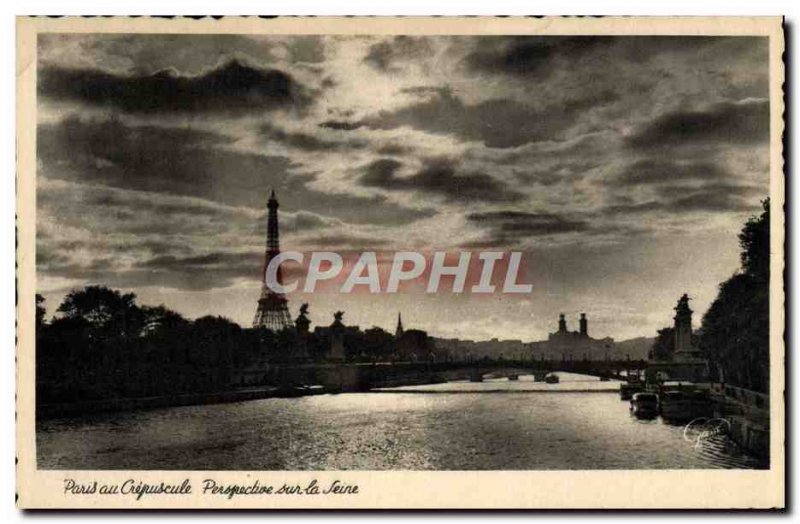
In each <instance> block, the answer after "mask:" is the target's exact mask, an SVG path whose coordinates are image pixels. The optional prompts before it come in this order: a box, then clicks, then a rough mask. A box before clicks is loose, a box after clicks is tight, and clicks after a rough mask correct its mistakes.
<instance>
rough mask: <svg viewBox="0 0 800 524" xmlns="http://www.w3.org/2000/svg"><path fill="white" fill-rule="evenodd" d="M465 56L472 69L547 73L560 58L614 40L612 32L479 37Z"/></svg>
mask: <svg viewBox="0 0 800 524" xmlns="http://www.w3.org/2000/svg"><path fill="white" fill-rule="evenodd" d="M475 42H476V45H475V49H474V50H473V51H472V52H471V53H469V54H468V55H467V56H466V58H465V63H466V65H467V68H468V69H469V70H472V71H480V72H488V73H504V74H509V75H533V74H536V75H539V76H541V75H546V74H549V73H550V72H551V70H552V69H551V68H552V67H553V65H554V63H555V61H556V60H557V59H565V60H575V59H577V58H580V57H582V56H584V55H585V54H587V53H589V52H591V51H592V50H593V49H595V48H598V47H608V46H610V45H613V44H614V42H615V38H614V37H610V36H546V37H542V36H515V37H507V38H478V39H476V40H475Z"/></svg>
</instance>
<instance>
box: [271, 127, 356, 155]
mask: <svg viewBox="0 0 800 524" xmlns="http://www.w3.org/2000/svg"><path fill="white" fill-rule="evenodd" d="M259 131H260V133H261V136H263V137H264V138H266V139H267V140H274V141H277V142H281V143H284V144H286V145H288V146H290V147H293V148H297V149H302V150H304V151H312V152H320V151H336V150H344V149H363V148H365V147H366V146H367V144H366V142H365V141H363V140H353V139H347V140H329V139H326V138H322V137H320V136H316V135H313V134H310V133H302V132H290V131H285V130H283V129H280V128H278V127H275V126H273V125H272V124H264V125H262V126H261V128H260V130H259Z"/></svg>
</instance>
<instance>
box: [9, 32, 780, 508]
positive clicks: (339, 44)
mask: <svg viewBox="0 0 800 524" xmlns="http://www.w3.org/2000/svg"><path fill="white" fill-rule="evenodd" d="M782 23H783V21H782V19H781V18H779V17H765V18H736V17H727V18H725V17H722V18H713V17H708V18H703V17H664V18H646V17H609V18H579V17H578V18H576V17H572V18H567V17H564V18H559V17H519V18H515V17H510V18H489V17H487V18H482V17H466V18H446V17H445V18H433V17H431V18H424V17H398V18H388V17H387V18H381V17H378V18H352V17H350V18H325V17H322V18H303V17H299V18H282V17H278V18H266V17H224V18H210V17H208V18H196V17H193V18H188V17H186V18H184V17H171V18H157V17H153V18H148V17H139V18H136V17H132V18H125V17H104V18H100V17H95V18H91V17H88V18H87V17H84V18H78V17H65V18H41V17H21V18H19V19H18V23H17V30H18V35H17V40H18V64H17V76H16V82H17V102H18V106H17V107H18V111H17V152H18V154H17V197H18V209H17V211H18V219H17V224H16V227H17V236H18V249H17V268H18V269H17V291H18V293H17V294H18V310H17V314H18V319H17V320H18V323H17V326H18V338H17V376H18V382H17V421H16V425H17V428H16V430H17V459H18V463H17V497H18V498H17V504H18V506H19V507H22V508H97V509H110V508H121V509H140V508H165V509H169V508H176V509H177V508H193V509H201V508H224V509H238V508H248V509H252V508H262V509H272V508H275V509H290V508H292V509H324V508H346V509H377V508H395V509H479V508H495V509H552V508H555V509H576V508H580V509H586V508H591V509H615V508H644V509H661V508H703V509H734V508H737V509H775V508H783V507H784V505H785V480H784V477H785V449H784V446H785V443H784V437H785V405H784V352H785V348H784V329H785V319H784V281H783V271H784V250H783V245H784V203H785V197H784V176H783V169H784V161H783V150H782V136H783V132H784V123H783V111H784V102H783V82H784V74H785V73H784V66H783V51H784V37H783V26H782Z"/></svg>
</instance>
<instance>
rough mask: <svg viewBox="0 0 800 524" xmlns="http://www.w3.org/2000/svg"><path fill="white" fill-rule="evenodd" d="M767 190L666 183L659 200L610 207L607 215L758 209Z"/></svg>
mask: <svg viewBox="0 0 800 524" xmlns="http://www.w3.org/2000/svg"><path fill="white" fill-rule="evenodd" d="M767 193H768V191H767V190H766V189H764V188H759V187H755V186H750V185H741V184H733V183H724V182H720V183H712V184H705V185H701V186H695V187H691V186H689V187H687V186H675V185H665V186H660V187H659V188H658V196H659V198H657V199H648V200H644V201H641V202H626V203H622V204H617V205H613V206H608V207H607V208H606V209H605V210H604V214H605V215H607V216H614V215H639V214H648V213H668V214H680V213H692V212H697V213H730V212H752V211H755V210H757V209H758V198H759V197H762V198H766V196H767Z"/></svg>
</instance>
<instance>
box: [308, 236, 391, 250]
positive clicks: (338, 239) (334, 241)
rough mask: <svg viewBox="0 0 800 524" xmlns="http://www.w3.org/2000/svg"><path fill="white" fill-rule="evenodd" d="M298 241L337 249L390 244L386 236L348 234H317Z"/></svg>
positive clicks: (375, 246)
mask: <svg viewBox="0 0 800 524" xmlns="http://www.w3.org/2000/svg"><path fill="white" fill-rule="evenodd" d="M300 242H301V243H302V244H303V245H306V246H314V247H317V248H327V249H338V250H342V249H345V250H347V249H360V250H369V249H376V248H379V247H383V246H387V245H389V244H391V241H390V240H389V239H386V238H378V237H368V236H359V235H348V234H328V235H319V236H314V237H307V238H304V239H302V240H300Z"/></svg>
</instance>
